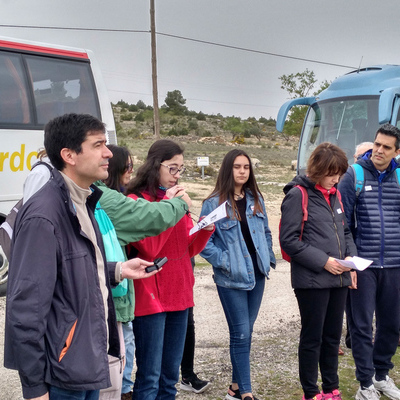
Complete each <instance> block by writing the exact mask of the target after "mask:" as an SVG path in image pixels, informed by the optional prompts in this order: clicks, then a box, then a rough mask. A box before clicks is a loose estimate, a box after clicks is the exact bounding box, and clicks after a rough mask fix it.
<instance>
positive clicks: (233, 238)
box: [200, 149, 275, 400]
mask: <svg viewBox="0 0 400 400" xmlns="http://www.w3.org/2000/svg"><path fill="white" fill-rule="evenodd" d="M225 201H227V213H228V217H226V218H223V219H221V220H220V221H218V222H216V223H215V232H214V233H213V235H212V236H211V238H210V239H209V241H208V243H207V245H206V247H205V248H204V250H203V251H202V252H201V253H200V254H201V256H202V257H204V258H205V259H206V260H207V261H208V262H209V263H210V264H211V265H212V266H213V271H214V281H215V283H216V285H217V290H218V295H219V298H220V300H221V303H222V307H223V309H224V313H225V317H226V319H227V322H228V326H229V334H230V356H231V363H232V384H231V385H230V386H229V389H228V393H227V395H226V396H225V399H226V400H235V399H244V400H252V399H254V400H257V399H256V398H255V397H254V396H253V394H252V389H251V380H250V347H251V335H252V332H253V325H254V322H255V320H256V318H257V314H258V310H259V309H260V305H261V300H262V296H263V292H264V285H265V277H268V273H269V270H270V267H273V268H275V256H274V253H273V251H272V237H271V231H270V229H269V227H268V218H267V213H266V211H265V205H264V200H263V198H262V195H261V193H260V191H259V189H258V186H257V183H256V180H255V177H254V172H253V167H252V164H251V160H250V157H249V156H248V155H247V154H246V153H245V152H244V151H243V150H239V149H235V150H232V151H230V152H229V153H228V154H226V156H225V157H224V159H223V161H222V165H221V169H220V171H219V175H218V179H217V183H216V186H215V189H214V190H213V192H212V193H211V194H210V196H208V198H207V199H206V200H204V203H203V208H202V210H201V216H204V215H207V214H209V213H210V212H211V211H212V210H214V209H215V208H216V207H218V206H219V205H220V204H222V203H223V202H225Z"/></svg>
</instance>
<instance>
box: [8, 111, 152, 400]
mask: <svg viewBox="0 0 400 400" xmlns="http://www.w3.org/2000/svg"><path fill="white" fill-rule="evenodd" d="M45 148H46V151H47V154H48V156H49V158H50V161H51V163H52V164H53V166H54V170H53V171H52V175H51V178H50V180H49V182H48V183H47V184H46V185H45V186H43V187H42V188H41V189H40V190H39V191H38V192H37V193H36V194H35V195H34V196H32V197H31V198H30V199H29V200H28V202H27V203H26V204H25V205H24V206H23V208H22V209H21V210H20V212H19V213H18V217H17V221H16V224H15V228H14V237H13V243H12V256H11V263H10V269H9V280H8V290H7V310H6V329H5V351H4V365H5V367H7V368H13V369H17V370H18V372H19V375H20V379H21V384H22V389H23V395H24V398H26V399H35V400H38V399H40V400H48V399H50V400H55V399H57V400H64V399H72V398H73V399H78V400H96V399H98V396H99V390H100V389H102V388H106V387H108V386H110V384H111V383H110V376H109V368H108V358H107V354H110V355H112V356H114V357H119V356H120V347H119V340H118V332H117V325H116V318H115V310H114V305H113V301H112V296H111V294H110V292H111V291H110V284H112V285H115V284H117V283H118V282H120V281H121V280H122V279H124V278H129V279H137V278H144V277H148V276H151V275H152V273H150V274H147V273H146V272H145V267H146V266H148V265H151V263H149V262H147V261H143V260H140V259H138V258H136V259H133V260H129V261H126V262H122V263H107V262H106V260H105V253H104V247H103V242H102V238H101V233H100V231H99V229H98V226H97V224H96V222H95V219H94V214H93V212H94V207H95V205H96V203H97V201H98V200H99V198H100V196H101V193H102V192H101V191H100V190H99V189H97V188H96V187H95V186H93V185H92V183H93V182H94V181H96V180H98V179H105V178H107V175H108V172H107V169H108V159H109V158H111V157H112V153H111V152H110V150H108V148H107V147H106V136H105V128H104V124H103V123H102V122H101V121H99V120H98V119H96V118H94V117H92V116H90V115H83V114H81V115H77V114H66V115H64V116H62V117H57V118H55V119H54V120H52V121H50V122H49V123H48V124H47V125H46V127H45Z"/></svg>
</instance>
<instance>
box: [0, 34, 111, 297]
mask: <svg viewBox="0 0 400 400" xmlns="http://www.w3.org/2000/svg"><path fill="white" fill-rule="evenodd" d="M71 112H75V113H86V114H91V115H94V116H96V117H97V118H99V119H100V120H101V121H103V122H104V123H105V124H106V129H107V135H108V142H109V143H116V134H115V125H114V117H113V112H112V107H111V102H110V99H109V97H108V94H107V90H106V87H105V84H104V81H103V78H102V76H101V72H100V68H99V66H98V64H97V62H96V60H95V58H94V56H93V53H92V52H91V51H89V50H83V49H76V48H70V47H65V46H59V45H52V44H44V43H36V42H29V41H25V40H19V39H11V38H6V37H0V224H1V223H2V222H3V220H4V218H5V216H6V215H7V214H8V212H9V211H10V210H11V207H12V206H13V205H14V204H15V203H17V202H18V200H19V199H21V197H22V188H23V182H24V180H25V178H26V176H27V174H28V172H29V170H30V168H31V166H32V165H33V164H34V163H35V162H36V160H37V152H38V149H39V148H41V147H43V128H44V125H45V124H46V123H47V122H48V121H49V120H50V119H52V118H54V117H56V116H59V115H63V114H66V113H71ZM7 275H8V261H7V259H6V258H5V256H4V253H3V252H2V249H1V247H0V295H4V294H5V289H6V282H7Z"/></svg>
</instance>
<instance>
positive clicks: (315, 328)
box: [294, 287, 348, 399]
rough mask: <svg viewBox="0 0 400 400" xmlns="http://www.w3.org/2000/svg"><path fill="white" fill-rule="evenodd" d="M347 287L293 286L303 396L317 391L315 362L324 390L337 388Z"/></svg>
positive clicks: (309, 395) (325, 391)
mask: <svg viewBox="0 0 400 400" xmlns="http://www.w3.org/2000/svg"><path fill="white" fill-rule="evenodd" d="M347 290H348V289H347V287H346V288H332V289H295V291H294V292H295V294H296V298H297V302H298V304H299V309H300V316H301V333H300V341H299V353H298V354H299V376H300V383H301V386H302V387H303V391H304V396H305V398H306V399H307V398H312V397H314V396H315V395H316V394H318V393H319V389H318V385H317V380H318V365H319V368H320V371H321V377H322V389H323V391H324V393H331V392H332V391H333V390H335V389H338V388H339V377H338V374H337V370H338V350H339V343H340V337H341V334H342V323H343V313H344V308H345V304H346V298H347Z"/></svg>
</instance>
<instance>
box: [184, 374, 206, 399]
mask: <svg viewBox="0 0 400 400" xmlns="http://www.w3.org/2000/svg"><path fill="white" fill-rule="evenodd" d="M210 386H211V382H209V381H203V380H201V379H199V378H198V377H197V375H196V374H193V376H192V377H191V378H182V380H181V384H180V388H181V389H182V390H186V391H187V392H193V393H197V394H198V393H203V392H204V391H205V390H206V389H207V388H208V387H210Z"/></svg>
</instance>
